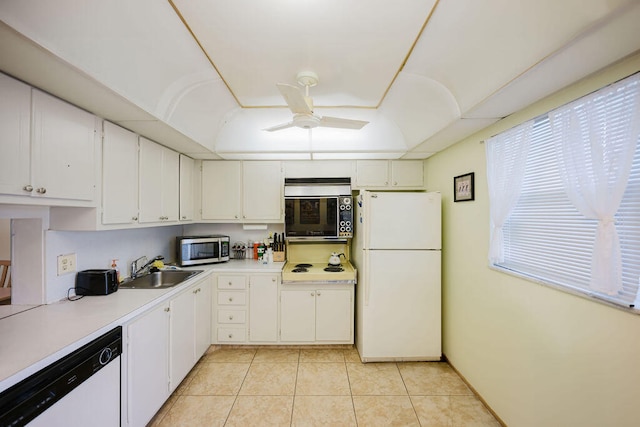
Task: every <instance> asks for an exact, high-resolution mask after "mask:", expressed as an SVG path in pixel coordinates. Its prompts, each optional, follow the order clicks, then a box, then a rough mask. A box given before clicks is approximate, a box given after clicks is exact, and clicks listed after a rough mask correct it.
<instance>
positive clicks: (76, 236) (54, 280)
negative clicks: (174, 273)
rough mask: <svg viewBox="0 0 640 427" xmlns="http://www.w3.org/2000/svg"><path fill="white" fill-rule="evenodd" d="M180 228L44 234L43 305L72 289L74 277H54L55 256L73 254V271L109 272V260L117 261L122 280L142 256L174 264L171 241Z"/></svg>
mask: <svg viewBox="0 0 640 427" xmlns="http://www.w3.org/2000/svg"><path fill="white" fill-rule="evenodd" d="M179 235H182V226H169V227H153V228H140V229H133V230H113V231H47V232H46V233H45V241H46V244H45V245H46V251H45V277H46V279H45V280H46V303H52V302H55V301H59V300H61V299H64V298H66V297H67V291H68V289H69V288H72V287H74V284H75V276H76V275H75V273H69V274H64V275H61V276H58V275H57V258H58V255H64V254H69V253H75V254H77V270H78V271H81V270H88V269H102V268H111V267H110V266H111V260H112V259H114V258H117V259H119V262H118V265H119V266H120V271H121V274H122V276H123V277H125V276H128V275H129V273H128V271H129V266H130V265H131V262H132V261H133V260H135V259H136V258H139V257H141V256H143V255H145V256H147V257H149V258H151V257H154V256H156V255H162V256H164V257H165V260H166V261H167V262H170V261H174V260H175V238H176V236H179Z"/></svg>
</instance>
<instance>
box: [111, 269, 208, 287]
mask: <svg viewBox="0 0 640 427" xmlns="http://www.w3.org/2000/svg"><path fill="white" fill-rule="evenodd" d="M203 271H204V270H190V271H176V270H167V271H154V272H153V273H149V274H145V275H144V276H138V277H136V278H135V279H126V280H125V281H124V282H122V283H120V287H121V288H123V289H165V288H172V287H174V286H176V285H179V284H180V283H182V282H184V281H185V280H187V279H190V278H192V277H193V276H195V275H197V274H200V273H202V272H203Z"/></svg>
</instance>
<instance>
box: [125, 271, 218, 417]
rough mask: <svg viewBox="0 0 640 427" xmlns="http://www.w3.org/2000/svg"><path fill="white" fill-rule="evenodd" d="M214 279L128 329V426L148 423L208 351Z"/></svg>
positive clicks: (128, 326) (187, 290) (130, 324)
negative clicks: (212, 281)
mask: <svg viewBox="0 0 640 427" xmlns="http://www.w3.org/2000/svg"><path fill="white" fill-rule="evenodd" d="M211 280H212V279H211V276H208V277H205V278H203V279H202V280H200V281H199V282H196V283H195V284H193V285H191V286H189V287H188V288H187V289H185V290H184V291H183V292H181V293H180V294H178V295H177V296H175V297H174V298H172V299H171V300H169V301H167V302H165V303H163V304H161V305H159V306H158V307H156V308H154V309H152V310H151V311H149V312H148V313H146V314H144V315H142V316H141V317H139V318H137V319H135V320H133V321H132V322H131V323H129V324H128V325H127V343H128V344H127V364H126V366H127V368H126V411H125V412H126V425H128V426H131V427H137V426H145V425H147V423H148V422H149V420H151V418H152V417H153V416H154V415H155V414H156V412H157V411H158V410H159V409H160V407H161V406H162V404H163V403H164V402H165V401H166V400H167V399H168V398H169V396H170V395H171V393H172V392H173V391H174V390H175V389H176V388H177V387H178V385H179V384H180V382H181V381H182V380H183V379H184V378H185V376H186V375H187V374H188V373H189V371H191V369H192V368H193V366H194V365H195V364H196V362H197V361H198V359H199V358H200V357H201V356H202V355H203V354H204V352H205V351H206V350H207V348H208V347H209V345H210V342H211V341H210V337H211ZM123 425H124V422H123Z"/></svg>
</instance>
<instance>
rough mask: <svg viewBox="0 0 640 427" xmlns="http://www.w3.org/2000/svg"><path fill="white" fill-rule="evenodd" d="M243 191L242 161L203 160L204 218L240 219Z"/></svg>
mask: <svg viewBox="0 0 640 427" xmlns="http://www.w3.org/2000/svg"><path fill="white" fill-rule="evenodd" d="M241 192H242V163H241V162H234V161H203V162H202V219H207V220H225V221H226V220H228V221H239V220H240V219H241V218H242V206H241V200H242V199H241Z"/></svg>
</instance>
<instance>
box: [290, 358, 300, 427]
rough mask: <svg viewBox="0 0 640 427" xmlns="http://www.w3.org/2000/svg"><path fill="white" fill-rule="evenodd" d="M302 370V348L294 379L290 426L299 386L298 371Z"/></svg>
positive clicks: (291, 426) (291, 425)
mask: <svg viewBox="0 0 640 427" xmlns="http://www.w3.org/2000/svg"><path fill="white" fill-rule="evenodd" d="M299 372H300V350H298V364H297V365H296V377H295V380H294V381H293V399H292V401H291V415H290V416H289V427H293V409H294V407H295V406H296V391H297V388H298V373H299Z"/></svg>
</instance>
